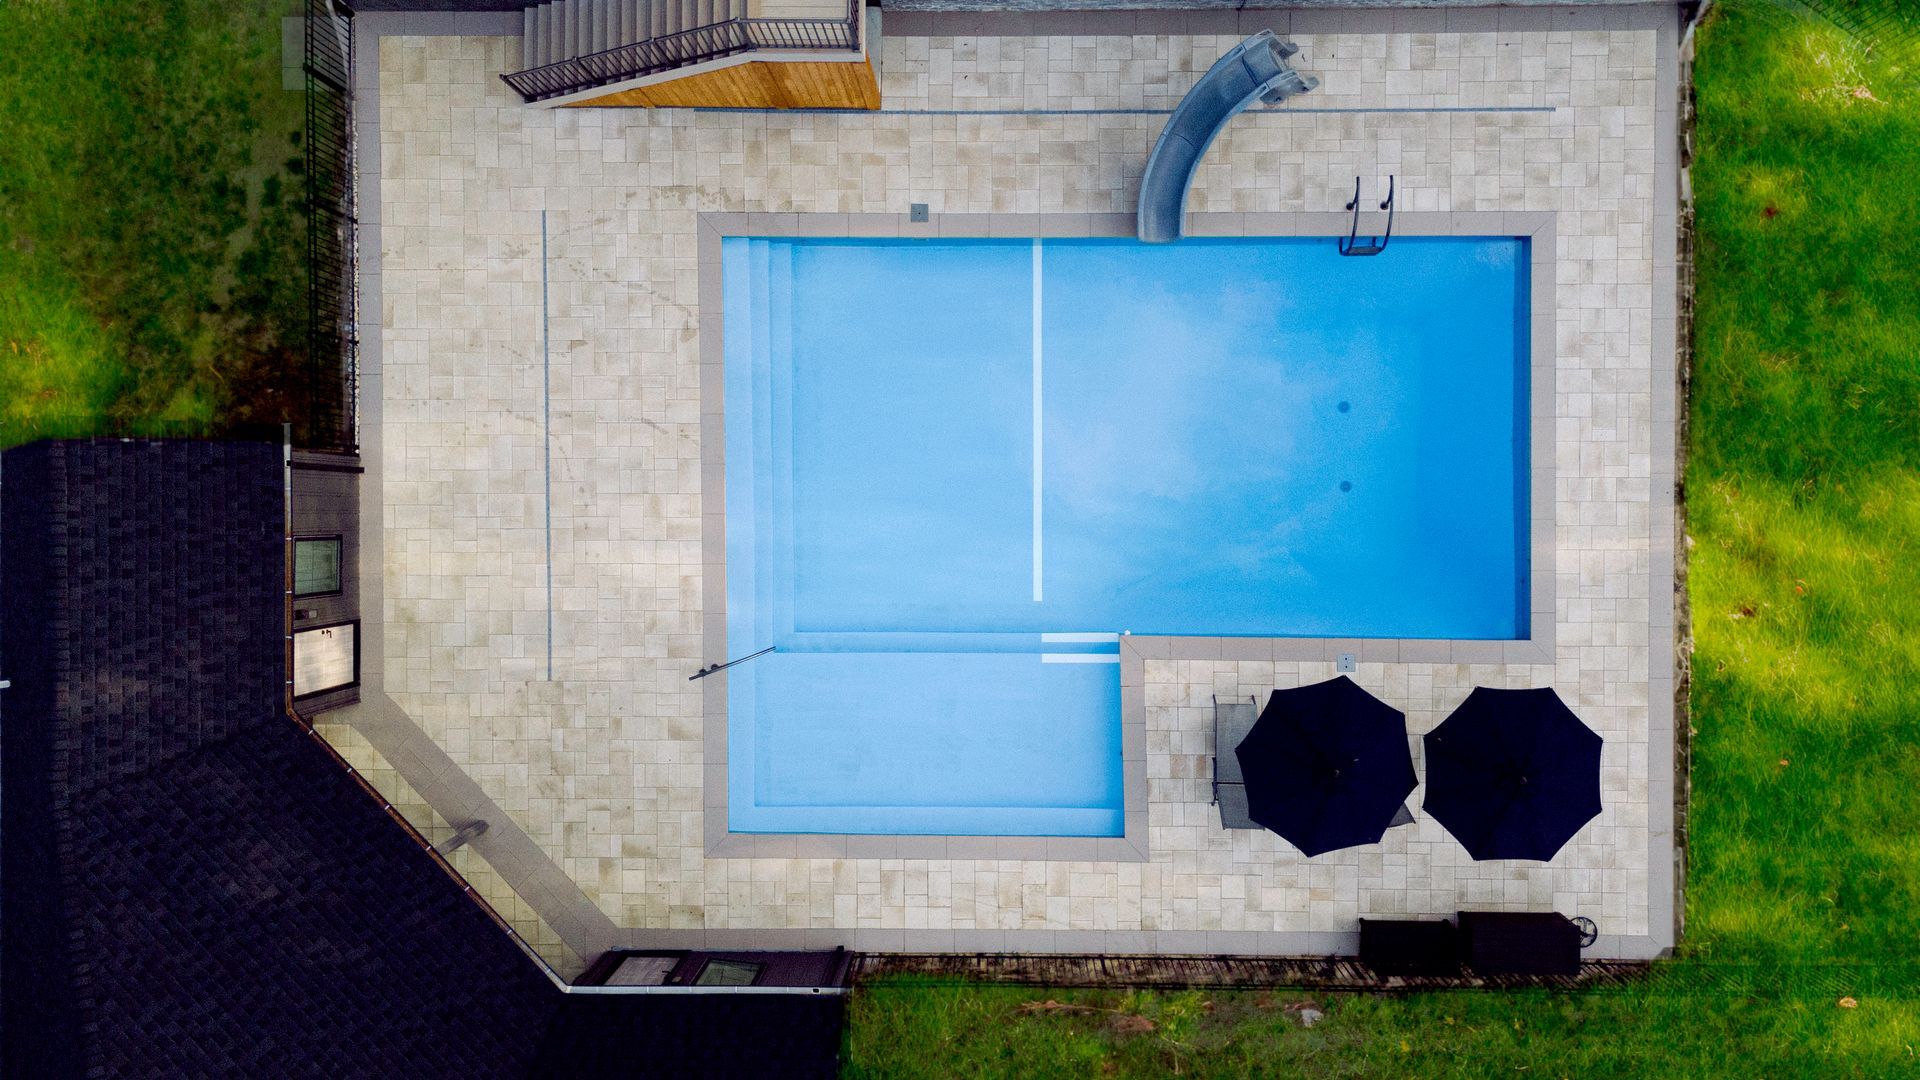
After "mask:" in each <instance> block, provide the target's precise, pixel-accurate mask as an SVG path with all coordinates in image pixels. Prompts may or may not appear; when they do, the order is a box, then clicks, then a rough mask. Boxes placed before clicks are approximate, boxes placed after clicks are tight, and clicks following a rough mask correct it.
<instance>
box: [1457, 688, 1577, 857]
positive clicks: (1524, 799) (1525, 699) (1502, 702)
mask: <svg viewBox="0 0 1920 1080" xmlns="http://www.w3.org/2000/svg"><path fill="white" fill-rule="evenodd" d="M1600 743H1601V739H1600V736H1599V735H1598V734H1596V733H1595V732H1594V731H1593V729H1592V728H1589V727H1588V726H1587V725H1585V724H1583V723H1581V722H1580V718H1579V717H1577V716H1575V715H1573V710H1571V709H1569V708H1567V704H1566V702H1564V701H1561V700H1560V695H1558V694H1556V693H1554V692H1553V690H1552V689H1551V688H1550V687H1539V688H1537V689H1533V690H1492V689H1489V688H1487V687H1484V686H1477V687H1474V690H1473V693H1471V694H1468V695H1467V700H1466V701H1464V702H1462V703H1461V704H1460V707H1459V708H1458V709H1455V710H1454V711H1453V715H1452V716H1449V717H1447V719H1446V721H1445V722H1444V723H1442V724H1441V725H1440V726H1439V727H1437V728H1434V729H1433V730H1432V731H1430V732H1428V733H1427V739H1426V747H1427V798H1426V804H1425V805H1426V810H1427V813H1429V814H1432V815H1433V817H1434V820H1436V821H1438V822H1439V823H1440V824H1442V825H1444V826H1446V829H1447V831H1448V832H1450V833H1452V834H1453V836H1454V838H1455V839H1457V840H1459V841H1460V843H1461V844H1463V845H1465V847H1466V849H1467V852H1468V854H1470V855H1472V856H1473V857H1474V858H1475V859H1539V860H1541V861H1545V860H1547V859H1551V858H1553V855H1554V853H1555V852H1557V851H1559V850H1560V848H1561V846H1562V845H1564V844H1565V843H1566V842H1567V841H1568V840H1571V839H1573V834H1574V833H1577V832H1579V831H1580V827H1581V826H1583V825H1585V824H1586V823H1587V822H1589V821H1592V820H1593V819H1594V818H1595V817H1596V816H1597V815H1598V814H1599V813H1600Z"/></svg>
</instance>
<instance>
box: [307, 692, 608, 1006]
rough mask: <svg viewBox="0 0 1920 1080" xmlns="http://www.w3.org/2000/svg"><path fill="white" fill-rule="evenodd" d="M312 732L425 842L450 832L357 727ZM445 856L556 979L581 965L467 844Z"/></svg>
mask: <svg viewBox="0 0 1920 1080" xmlns="http://www.w3.org/2000/svg"><path fill="white" fill-rule="evenodd" d="M314 731H316V732H318V733H319V735H320V737H321V738H324V739H326V740H327V742H328V743H330V744H332V745H333V747H334V749H336V750H338V751H339V752H340V756H341V757H343V758H345V759H346V761H347V764H349V765H351V766H353V768H354V771H355V772H357V773H359V774H360V775H361V776H363V777H365V778H366V781H367V783H369V784H372V785H373V788H374V790H375V791H378V792H379V793H380V797H381V798H383V799H385V800H386V801H387V802H388V803H389V804H391V805H392V806H393V808H394V809H395V810H398V811H400V813H401V814H402V815H404V816H405V817H406V819H407V820H408V821H409V822H411V823H412V824H413V827H414V828H416V829H419V830H420V832H421V835H423V836H425V837H426V838H427V840H428V841H429V842H431V843H433V844H436V845H437V844H441V843H444V842H445V841H446V840H448V839H449V838H450V837H452V835H453V826H452V825H450V824H448V823H447V820H446V819H445V818H443V817H441V816H440V815H439V814H437V813H435V812H434V809H433V807H432V806H430V805H428V803H427V800H426V799H425V798H423V797H422V796H421V795H420V793H419V792H418V791H415V790H414V788H413V785H412V784H409V783H407V781H406V780H405V779H404V778H402V777H401V775H400V773H399V771H398V770H396V769H395V768H394V767H393V766H392V765H391V764H390V763H389V762H388V761H387V759H386V758H385V757H383V756H381V754H380V751H378V750H376V749H374V748H373V744H371V743H369V742H368V741H367V740H366V739H365V738H364V737H362V736H361V735H360V733H359V732H357V731H355V730H354V729H353V728H352V727H351V726H349V725H347V724H341V723H328V722H325V721H322V722H320V723H316V724H315V725H314ZM447 861H448V862H450V863H452V864H453V868H454V869H455V870H458V871H459V872H460V875H461V876H462V877H464V878H466V879H467V883H468V884H470V885H472V886H473V887H474V889H475V890H476V891H478V892H479V893H480V895H481V896H483V897H485V898H486V900H487V903H489V904H491V905H493V909H494V911H496V912H498V913H499V914H500V917H501V918H503V919H505V920H507V922H509V923H511V924H512V925H513V929H514V931H515V932H516V933H518V934H519V935H520V937H521V939H522V940H524V941H526V942H527V944H529V945H531V946H533V948H534V950H535V951H536V952H538V953H539V954H540V955H541V957H542V958H544V959H545V960H546V961H547V963H548V964H550V965H552V966H553V968H554V970H555V971H557V972H559V974H560V976H561V977H562V978H566V979H571V978H573V977H575V976H577V975H579V974H580V972H581V971H583V970H585V968H586V964H585V963H584V962H582V961H581V959H580V957H579V956H578V955H576V954H575V953H574V951H573V950H572V949H570V948H568V947H567V944H566V942H564V941H562V940H560V935H559V934H556V933H554V931H553V928H552V927H550V926H548V925H547V923H546V920H544V919H542V918H541V917H540V915H539V913H538V912H536V911H534V910H533V909H532V908H530V907H528V906H527V904H526V902H525V901H523V900H521V899H520V897H519V896H518V895H516V894H515V893H514V891H513V888H512V886H510V885H508V884H507V883H506V882H505V881H504V880H502V879H501V877H500V875H498V874H496V873H494V872H493V868H492V867H490V866H488V865H487V863H486V860H485V859H482V858H480V857H478V855H477V854H476V853H475V852H474V850H473V849H472V848H471V847H462V848H458V849H456V850H455V851H454V852H453V854H451V855H449V856H448V857H447Z"/></svg>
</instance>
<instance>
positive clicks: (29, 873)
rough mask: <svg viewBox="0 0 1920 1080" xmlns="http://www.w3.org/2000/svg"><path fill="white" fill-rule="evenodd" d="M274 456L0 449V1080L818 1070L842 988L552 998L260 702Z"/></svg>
mask: <svg viewBox="0 0 1920 1080" xmlns="http://www.w3.org/2000/svg"><path fill="white" fill-rule="evenodd" d="M279 454H280V452H279V450H278V448H276V447H273V446H269V445H264V444H232V443H229V444H217V443H202V442H174V441H161V442H151V441H139V442H123V441H118V440H114V441H106V440H101V441H92V442H73V443H41V444H36V445H34V446H29V447H24V448H21V449H18V450H12V451H8V452H7V453H6V454H5V456H4V458H3V459H0V598H3V599H0V650H4V651H0V677H5V678H10V679H11V680H12V681H13V686H12V689H10V690H8V691H6V692H5V694H4V695H0V697H3V698H4V701H5V706H6V714H5V716H4V718H0V773H3V774H4V775H0V803H3V804H4V805H3V806H0V827H4V830H5V834H4V840H5V842H4V844H0V965H3V967H0V1072H4V1073H5V1074H6V1075H8V1076H23V1077H25V1076H31V1077H36V1078H41V1077H67V1076H100V1077H121V1076H154V1077H162V1076H164V1077H203V1076H213V1077H219V1076H248V1077H251V1076H274V1077H327V1078H350V1077H409V1078H413V1077H421V1078H425V1077H437V1076H449V1077H451V1076H458V1077H481V1078H484V1077H517V1076H528V1075H541V1076H602V1075H605V1076H616V1075H705V1076H726V1075H740V1076H769V1075H772V1076H780V1075H820V1076H825V1075H830V1074H831V1072H832V1070H833V1062H834V1055H835V1054H836V1052H837V1050H838V1038H839V1036H838V1030H839V1016H840V1012H839V1010H840V1001H839V999H837V998H804V997H798V998H752V999H748V998H723V997H701V998H678V999H660V998H642V997H633V996H620V997H598V996H585V995H563V994H561V993H560V992H559V991H558V990H556V989H555V988H554V987H553V986H552V985H551V984H550V983H549V982H548V980H547V978H546V976H545V975H544V974H543V973H541V972H540V971H539V970H538V969H537V968H536V967H535V966H534V965H533V963H532V962H531V961H530V960H528V959H527V958H526V957H525V956H524V955H523V954H522V953H521V952H520V951H519V948H518V947H517V946H516V945H515V944H514V943H513V942H512V941H511V940H510V939H509V938H508V937H507V936H506V935H505V934H503V933H501V932H500V931H499V929H498V928H497V927H495V926H494V925H493V924H492V923H491V921H490V920H489V919H488V918H487V916H486V915H485V913H483V912H482V911H481V910H480V909H479V908H478V907H477V906H475V905H474V903H473V902H472V901H471V900H469V899H467V898H466V897H465V896H463V895H462V894H461V892H460V890H459V888H458V887H457V885H456V884H455V883H454V882H453V880H452V879H451V878H449V877H448V876H447V875H446V874H445V873H443V872H442V871H441V870H440V869H439V868H438V866H437V865H436V864H435V863H434V862H433V861H432V860H431V859H430V858H428V857H427V855H426V854H425V853H424V852H422V851H421V850H420V849H419V848H418V847H416V846H415V845H414V843H413V841H412V840H411V839H410V838H409V837H408V836H407V835H406V834H405V833H404V832H403V831H402V830H401V829H400V827H399V826H398V825H396V824H395V823H394V822H393V821H391V820H389V819H388V818H387V817H386V815H385V814H384V813H383V812H382V811H381V810H380V808H379V807H378V806H377V805H376V804H375V803H374V802H373V801H372V800H371V799H369V798H368V797H367V796H366V795H365V793H364V792H362V791H361V790H360V788H359V787H358V786H357V785H356V784H355V783H354V782H353V781H352V780H351V779H350V778H349V777H348V776H347V775H346V774H345V773H344V772H343V771H342V770H341V769H340V767H339V766H338V764H337V763H335V762H334V761H333V759H332V758H331V756H330V755H328V754H327V753H326V752H325V751H324V750H323V749H322V748H321V747H320V746H319V745H317V744H316V743H315V742H314V741H313V736H312V735H311V734H309V733H308V732H307V731H306V730H305V729H303V728H301V727H300V726H298V724H297V723H296V722H295V721H293V720H292V719H290V718H288V717H287V716H286V715H285V713H284V683H283V679H284V659H283V657H284V652H283V649H284V645H283V638H282V634H283V622H282V619H283V615H282V600H281V594H282V589H283V588H284V577H283V566H282V560H283V549H282V539H281V529H282V524H281V523H282V521H283V518H282V503H281V498H282V495H281V492H282V479H281V477H282V474H281V471H280V456H279Z"/></svg>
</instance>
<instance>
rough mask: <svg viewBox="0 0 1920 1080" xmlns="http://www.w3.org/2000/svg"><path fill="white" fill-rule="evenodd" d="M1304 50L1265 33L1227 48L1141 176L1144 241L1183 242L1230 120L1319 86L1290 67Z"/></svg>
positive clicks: (1183, 104) (1171, 122)
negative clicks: (1198, 183)
mask: <svg viewBox="0 0 1920 1080" xmlns="http://www.w3.org/2000/svg"><path fill="white" fill-rule="evenodd" d="M1299 51H1300V50H1299V49H1298V48H1297V47H1295V46H1294V44H1293V43H1292V42H1290V41H1281V40H1280V39H1278V38H1276V37H1274V36H1273V31H1271V30H1262V31H1260V32H1259V33H1257V34H1255V35H1253V36H1252V37H1250V38H1248V39H1247V40H1245V41H1243V42H1241V43H1240V44H1238V45H1235V46H1234V47H1233V48H1231V49H1228V50H1227V54H1226V55H1225V56H1222V57H1221V58H1220V59H1219V60H1216V61H1214V65H1213V66H1212V67H1210V68H1208V69H1207V73H1206V74H1205V75H1202V76H1200V81H1199V82H1196V83H1194V84H1193V89H1191V90H1189V91H1187V96H1186V97H1184V98H1181V99H1180V104H1179V105H1178V106H1177V107H1176V108H1175V109H1174V110H1173V115H1172V116H1170V117H1168V118H1167V127H1166V130H1164V131H1162V132H1161V133H1160V141H1159V142H1156V143H1154V144H1153V154H1152V156H1150V157H1148V158H1147V171H1146V173H1145V174H1144V175H1142V176H1141V177H1140V210H1139V221H1138V226H1139V232H1140V239H1141V241H1142V242H1144V243H1148V244H1164V243H1167V242H1169V241H1173V240H1178V239H1180V228H1181V224H1182V221H1183V219H1184V218H1185V217H1186V212H1187V188H1188V186H1189V185H1191V184H1192V183H1193V171H1194V170H1195V169H1197V168H1199V167H1200V159H1201V158H1203V157H1205V156H1206V153H1207V147H1209V146H1211V145H1213V140H1214V137H1215V136H1216V135H1219V134H1220V129H1221V128H1223V127H1226V126H1227V121H1229V120H1231V119H1233V118H1234V117H1235V116H1237V115H1239V114H1240V112H1241V110H1243V109H1245V108H1246V107H1247V106H1249V105H1252V104H1253V103H1254V102H1255V101H1264V102H1266V103H1267V104H1269V105H1278V104H1279V103H1280V102H1282V101H1285V100H1286V99H1288V98H1290V97H1292V96H1294V95H1295V94H1304V93H1306V92H1307V91H1309V90H1311V89H1313V88H1314V87H1316V86H1319V85H1320V80H1319V79H1316V78H1314V77H1313V76H1311V75H1302V74H1300V73H1299V72H1297V71H1295V70H1293V68H1292V67H1290V66H1288V64H1287V58H1288V57H1290V56H1292V55H1293V54H1294V53H1297V52H1299Z"/></svg>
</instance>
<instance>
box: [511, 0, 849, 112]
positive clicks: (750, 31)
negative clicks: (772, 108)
mask: <svg viewBox="0 0 1920 1080" xmlns="http://www.w3.org/2000/svg"><path fill="white" fill-rule="evenodd" d="M861 11H862V0H849V3H848V4H847V16H846V18H844V19H749V18H746V17H744V16H742V17H739V18H731V19H726V20H723V21H721V22H715V23H709V24H707V25H705V26H696V27H694V28H692V29H690V30H682V31H680V32H678V33H675V34H667V35H664V36H662V37H657V38H650V39H648V40H646V41H636V42H634V43H633V44H631V45H619V46H616V47H614V48H611V49H606V50H603V51H601V52H597V53H589V54H588V55H586V56H576V57H573V58H571V59H567V60H560V61H557V62H555V63H551V64H546V65H543V66H541V67H536V68H528V69H526V70H525V71H515V72H511V73H509V74H506V75H502V76H501V78H502V79H504V80H506V83H507V85H508V86H511V87H513V88H514V90H516V91H517V92H519V94H520V96H521V97H522V98H524V99H525V100H527V101H530V102H531V101H543V100H545V99H547V98H554V97H560V96H562V95H564V94H574V93H578V92H580V91H582V90H591V89H593V88H594V87H596V86H608V85H611V84H613V83H620V82H626V81H628V80H630V79H639V78H644V77H646V76H648V75H658V74H660V73H661V72H664V71H673V70H675V69H676V68H683V67H690V66H692V65H694V64H703V63H706V62H707V61H709V60H719V59H721V58H723V57H728V56H735V55H738V54H740V53H749V52H760V51H767V50H772V51H795V52H802V51H846V52H858V51H860V16H861Z"/></svg>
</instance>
